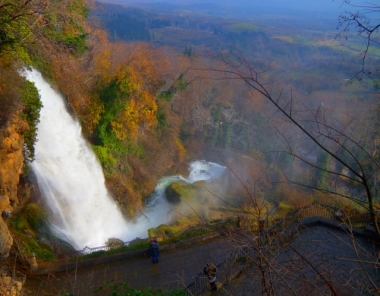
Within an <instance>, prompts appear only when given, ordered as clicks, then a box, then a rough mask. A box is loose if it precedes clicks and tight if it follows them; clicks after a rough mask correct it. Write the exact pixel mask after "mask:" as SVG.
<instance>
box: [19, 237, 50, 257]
mask: <svg viewBox="0 0 380 296" xmlns="http://www.w3.org/2000/svg"><path fill="white" fill-rule="evenodd" d="M19 239H20V240H21V247H22V250H23V251H24V253H25V254H30V253H34V254H35V256H36V259H38V260H42V261H54V260H56V257H55V254H54V252H53V250H52V249H51V248H50V247H49V246H48V245H46V244H44V243H41V242H38V241H36V240H35V239H34V238H33V237H30V236H27V235H21V236H20V237H19Z"/></svg>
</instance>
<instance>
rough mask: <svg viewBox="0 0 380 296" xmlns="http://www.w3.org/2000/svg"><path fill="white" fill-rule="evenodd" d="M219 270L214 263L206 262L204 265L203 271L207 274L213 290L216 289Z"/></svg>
mask: <svg viewBox="0 0 380 296" xmlns="http://www.w3.org/2000/svg"><path fill="white" fill-rule="evenodd" d="M217 272H218V268H217V267H216V266H215V265H214V263H206V264H205V266H204V267H203V273H204V274H205V275H207V279H208V282H209V284H210V287H211V291H216V289H217V286H216V274H217Z"/></svg>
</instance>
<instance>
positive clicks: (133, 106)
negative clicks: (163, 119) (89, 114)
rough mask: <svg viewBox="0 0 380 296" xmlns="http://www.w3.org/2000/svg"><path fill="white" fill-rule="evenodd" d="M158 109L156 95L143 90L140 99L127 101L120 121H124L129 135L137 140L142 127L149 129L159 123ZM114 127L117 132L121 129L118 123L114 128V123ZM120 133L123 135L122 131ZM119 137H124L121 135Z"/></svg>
mask: <svg viewBox="0 0 380 296" xmlns="http://www.w3.org/2000/svg"><path fill="white" fill-rule="evenodd" d="M156 111H157V104H156V102H155V100H154V97H152V96H151V95H150V94H149V93H147V92H142V93H141V97H140V100H135V99H131V100H129V101H128V102H127V104H126V106H125V109H124V111H123V114H122V118H121V119H120V118H119V121H118V122H119V123H123V124H122V125H123V126H125V128H126V130H127V132H128V133H129V136H130V137H131V138H132V139H133V140H136V139H137V136H138V133H139V131H140V130H141V129H145V130H147V131H149V130H151V129H152V128H154V127H155V126H156V125H157V119H156ZM112 128H113V130H114V132H115V134H116V133H117V132H118V129H120V127H119V126H118V125H116V124H115V128H114V123H112ZM119 135H121V133H120V132H119ZM117 136H118V135H117ZM118 137H119V136H118ZM119 139H124V138H121V137H119Z"/></svg>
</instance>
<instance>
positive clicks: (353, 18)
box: [336, 0, 380, 80]
mask: <svg viewBox="0 0 380 296" xmlns="http://www.w3.org/2000/svg"><path fill="white" fill-rule="evenodd" d="M343 4H344V5H348V7H349V9H348V10H346V11H345V12H344V13H342V14H341V15H340V16H339V21H338V29H339V30H340V32H339V33H338V34H337V36H336V37H337V38H346V39H347V38H348V33H349V32H350V31H351V30H354V31H355V32H357V34H358V36H360V37H362V38H363V39H364V43H365V45H364V50H363V51H362V52H361V68H360V69H359V70H358V71H357V72H356V73H355V75H354V78H357V79H359V80H362V79H363V78H370V79H373V78H374V74H375V73H373V70H371V69H367V68H368V67H369V65H368V62H367V63H366V60H367V58H368V57H369V55H370V53H371V47H374V48H379V45H380V44H379V41H378V38H377V37H378V36H379V35H378V33H379V29H380V23H379V22H378V19H377V18H375V17H373V16H374V15H376V14H378V13H380V5H378V4H375V3H371V2H370V1H369V2H368V3H366V4H365V5H360V6H358V5H354V4H351V3H350V1H349V0H344V1H343Z"/></svg>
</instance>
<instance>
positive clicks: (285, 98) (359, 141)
mask: <svg viewBox="0 0 380 296" xmlns="http://www.w3.org/2000/svg"><path fill="white" fill-rule="evenodd" d="M220 59H222V60H223V62H224V63H225V68H223V69H216V68H214V69H211V70H212V71H214V72H217V73H219V74H220V79H232V80H234V79H235V80H236V79H237V80H239V81H244V82H245V83H246V85H248V86H249V87H250V88H251V89H252V90H253V91H256V92H258V93H259V94H260V95H261V96H262V97H264V98H265V99H266V100H267V101H268V102H270V103H271V104H272V105H273V106H274V107H275V108H276V109H277V110H278V112H279V113H280V114H281V116H283V117H284V118H285V119H286V120H287V121H288V122H290V123H291V124H292V125H293V126H295V127H296V129H297V130H299V131H300V132H301V133H302V134H303V135H304V136H305V139H306V140H308V141H309V142H310V143H312V144H313V145H314V148H313V149H318V150H319V151H320V153H323V154H325V155H326V156H328V157H330V158H331V161H329V164H326V163H321V162H318V161H317V162H315V161H312V160H311V159H310V158H308V157H307V153H305V151H303V150H302V149H301V148H302V147H301V148H297V147H294V145H292V143H290V142H289V141H288V140H287V139H286V138H284V141H285V142H286V143H287V144H288V151H287V152H286V153H288V154H289V155H291V156H292V157H293V158H294V159H298V160H299V161H301V162H302V163H304V164H305V165H307V166H309V167H311V168H313V169H314V170H315V171H316V172H318V173H319V174H324V175H325V176H327V178H329V179H330V182H329V184H330V186H322V185H321V184H307V183H305V182H304V181H302V180H301V181H300V180H294V179H289V182H292V183H293V184H297V185H300V186H303V187H305V188H309V189H311V190H316V191H318V192H322V193H325V194H330V195H334V196H340V197H344V198H346V199H349V200H351V201H353V202H355V203H357V204H358V205H360V206H361V207H363V208H364V209H365V210H367V211H368V212H369V214H370V216H371V219H372V222H373V225H374V228H375V231H376V233H377V236H378V237H380V229H379V224H378V219H379V217H378V215H379V212H378V209H377V208H376V200H375V186H374V184H375V180H376V176H377V171H378V169H379V163H378V161H377V157H376V155H374V154H373V153H372V152H373V149H372V148H373V147H372V146H373V141H374V135H373V134H368V133H365V130H364V131H363V130H360V131H359V130H358V127H361V126H362V125H359V124H358V122H357V121H355V120H356V117H355V116H351V117H348V118H347V120H346V121H345V122H341V121H338V120H336V119H335V118H334V117H333V116H332V117H331V116H328V115H326V114H325V112H324V108H323V106H319V107H317V108H314V109H313V108H311V107H308V106H306V105H303V104H298V102H297V100H296V99H295V97H294V96H293V95H292V92H290V93H289V94H286V92H284V91H280V92H278V93H277V94H276V93H272V92H271V90H270V84H267V83H268V82H267V81H265V79H264V78H263V77H262V74H263V73H262V72H259V71H256V70H255V69H254V68H253V67H252V66H251V64H250V62H249V61H248V60H247V59H246V58H245V57H243V56H241V55H240V56H234V57H231V56H228V57H226V56H224V57H221V58H220ZM301 108H302V109H301ZM358 125H359V126H358ZM371 145H372V146H371ZM331 163H334V165H331ZM342 179H345V180H349V182H351V184H360V186H361V189H362V192H363V193H362V195H363V197H360V194H353V193H352V191H350V188H347V189H348V190H342V188H343V187H342V186H340V183H339V182H340V180H342Z"/></svg>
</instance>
